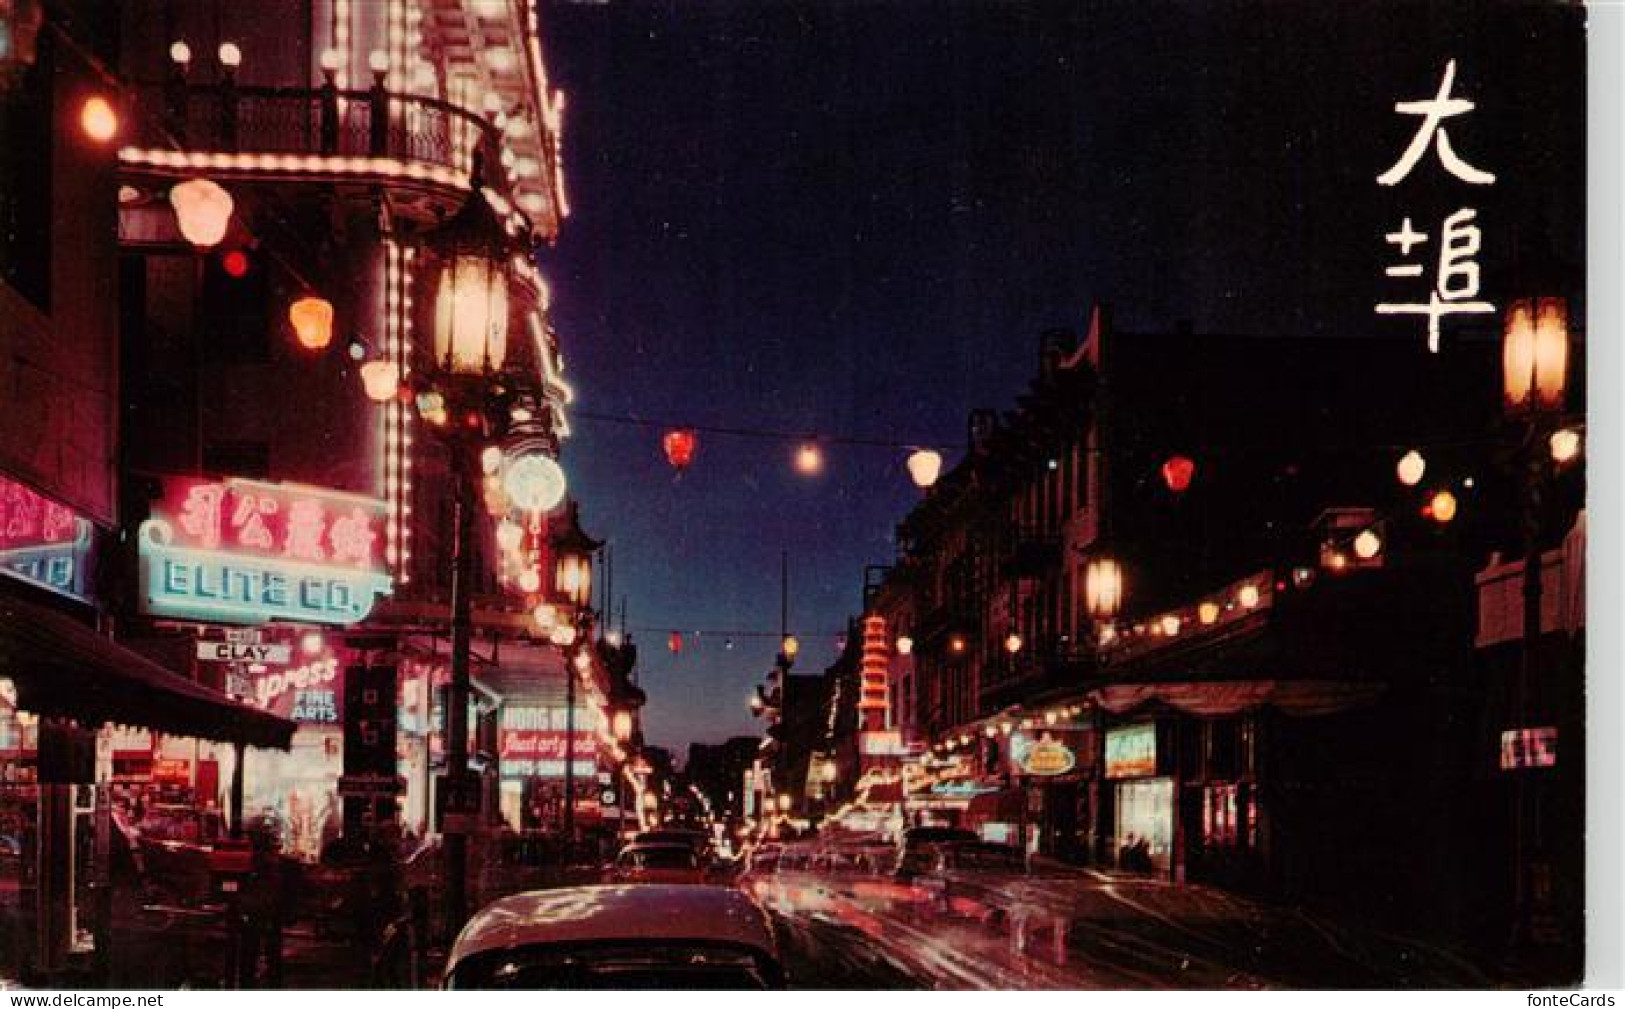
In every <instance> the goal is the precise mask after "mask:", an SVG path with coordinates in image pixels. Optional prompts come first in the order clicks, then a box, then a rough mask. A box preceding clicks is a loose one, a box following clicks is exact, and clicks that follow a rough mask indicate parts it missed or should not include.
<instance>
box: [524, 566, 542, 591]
mask: <svg viewBox="0 0 1625 1009" xmlns="http://www.w3.org/2000/svg"><path fill="white" fill-rule="evenodd" d="M519 587H520V589H522V590H524V591H525V592H535V591H536V590H537V589H539V588H541V587H542V576H541V575H539V574H537V573H536V569H535V568H526V569H525V570H523V571H521V572H519Z"/></svg>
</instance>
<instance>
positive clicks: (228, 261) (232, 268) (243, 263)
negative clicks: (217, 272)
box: [220, 249, 248, 279]
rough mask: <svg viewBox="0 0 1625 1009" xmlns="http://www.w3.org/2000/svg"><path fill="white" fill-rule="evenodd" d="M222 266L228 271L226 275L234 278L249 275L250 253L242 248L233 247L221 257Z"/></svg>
mask: <svg viewBox="0 0 1625 1009" xmlns="http://www.w3.org/2000/svg"><path fill="white" fill-rule="evenodd" d="M220 268H221V269H222V270H225V271H226V276H228V277H231V278H233V279H239V278H242V277H246V276H248V253H246V252H244V251H243V250H241V249H232V250H231V251H230V252H228V253H226V254H225V255H224V256H221V257H220Z"/></svg>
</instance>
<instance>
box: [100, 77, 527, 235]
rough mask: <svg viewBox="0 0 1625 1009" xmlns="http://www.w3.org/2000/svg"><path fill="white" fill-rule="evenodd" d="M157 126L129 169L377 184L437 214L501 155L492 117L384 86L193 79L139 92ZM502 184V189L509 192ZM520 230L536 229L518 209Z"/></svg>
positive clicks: (123, 156) (123, 157)
mask: <svg viewBox="0 0 1625 1009" xmlns="http://www.w3.org/2000/svg"><path fill="white" fill-rule="evenodd" d="M136 100H137V103H138V105H139V107H140V108H141V109H142V110H143V111H144V112H145V113H146V115H144V116H142V117H140V120H141V121H143V122H145V123H147V124H149V127H148V129H147V131H146V132H145V133H144V134H143V135H140V136H139V137H138V138H137V140H136V142H135V143H134V144H132V145H129V146H126V147H125V148H123V149H122V150H121V151H120V152H119V159H120V161H121V163H122V164H123V166H124V168H125V170H126V171H127V172H132V173H136V174H150V175H158V176H170V177H177V176H182V175H187V174H191V173H195V172H198V171H207V172H209V173H210V174H211V175H213V176H218V177H223V178H239V179H252V180H265V181H278V180H288V179H298V180H305V181H309V180H317V181H326V182H337V183H344V182H350V183H378V184H383V185H387V186H389V187H391V189H392V191H396V192H398V193H399V194H400V195H401V196H402V197H403V207H402V209H404V210H405V211H406V212H407V213H409V214H421V215H423V216H424V217H426V218H428V217H431V216H433V215H436V214H438V213H444V212H447V211H449V210H451V209H454V208H455V206H456V205H457V204H458V203H460V202H461V200H462V199H463V197H464V195H465V194H466V193H467V191H468V180H469V175H470V171H471V169H472V166H473V159H474V154H475V152H476V151H481V150H483V151H484V152H485V155H486V164H487V165H491V164H493V163H494V161H495V159H494V157H493V156H492V152H493V151H495V150H497V147H496V144H497V142H498V137H497V135H496V130H495V129H494V127H493V126H492V125H491V124H490V123H488V122H487V121H486V120H485V119H483V118H481V117H480V116H478V115H475V114H474V113H472V112H469V111H468V110H467V109H464V108H461V107H459V106H457V105H454V104H452V103H450V102H446V101H442V100H440V99H438V98H432V97H427V96H421V95H408V94H397V93H394V92H390V91H388V90H386V89H385V88H383V87H375V88H372V89H369V90H339V89H338V88H337V87H334V86H332V85H331V84H329V85H326V86H323V87H316V88H282V87H247V86H238V85H236V84H233V83H231V82H230V81H226V82H221V83H214V84H193V83H190V82H186V81H184V80H176V81H171V82H169V83H166V84H160V85H145V86H141V87H139V88H137V89H136ZM501 188H502V187H501V186H497V189H498V191H499V192H500V191H501ZM508 210H509V212H510V215H511V216H512V217H513V218H514V221H513V222H512V224H513V226H515V227H524V228H525V229H526V230H529V229H530V222H529V221H528V220H526V219H524V218H523V215H522V214H520V212H519V211H518V210H517V209H514V208H512V207H509V208H508Z"/></svg>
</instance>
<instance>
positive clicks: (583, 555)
mask: <svg viewBox="0 0 1625 1009" xmlns="http://www.w3.org/2000/svg"><path fill="white" fill-rule="evenodd" d="M549 542H550V544H551V546H552V548H553V592H554V595H555V596H556V597H557V598H558V600H559V601H560V602H562V603H566V604H568V605H569V606H570V607H571V608H572V609H574V611H575V614H576V625H577V626H578V627H579V628H580V629H581V631H582V632H584V633H582V634H581V635H580V636H581V638H583V639H584V640H583V641H582V644H581V651H580V652H579V653H578V657H582V658H585V659H586V662H587V664H586V666H585V668H587V669H591V668H592V666H591V661H592V659H591V655H592V650H593V647H594V646H593V641H592V634H591V633H590V630H591V622H592V610H591V609H590V608H589V607H590V605H591V603H592V559H593V555H594V554H596V553H597V552H598V548H599V547H601V546H603V544H602V543H600V542H599V541H597V540H595V539H593V538H592V537H591V536H588V535H587V534H586V532H585V531H584V530H582V528H581V522H580V513H579V510H578V509H577V507H576V504H575V502H573V501H572V502H570V507H569V509H568V510H567V511H566V512H565V513H564V520H563V521H562V522H561V523H560V524H559V525H558V526H557V527H556V528H555V529H554V530H553V531H552V534H551V536H550V537H549ZM578 675H580V671H579V670H578V669H577V667H576V665H575V663H567V664H566V667H565V680H564V684H565V687H564V828H563V833H564V844H565V850H566V851H567V852H568V851H570V850H572V849H573V847H574V845H575V836H576V796H575V784H576V780H575V778H576V776H575V770H576V677H577V676H578Z"/></svg>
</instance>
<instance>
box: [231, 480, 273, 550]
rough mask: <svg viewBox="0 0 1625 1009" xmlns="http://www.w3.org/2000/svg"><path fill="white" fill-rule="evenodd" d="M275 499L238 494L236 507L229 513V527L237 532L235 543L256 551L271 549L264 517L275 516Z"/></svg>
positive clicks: (268, 529)
mask: <svg viewBox="0 0 1625 1009" xmlns="http://www.w3.org/2000/svg"><path fill="white" fill-rule="evenodd" d="M276 508H277V502H276V498H274V497H268V496H265V495H260V494H240V495H238V497H237V507H236V508H235V509H233V510H232V513H231V526H232V528H233V529H236V530H237V542H238V543H241V544H242V545H243V546H245V547H254V548H255V549H258V550H269V549H271V543H272V538H271V529H270V527H269V526H267V525H266V524H265V516H267V515H275V514H276Z"/></svg>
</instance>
